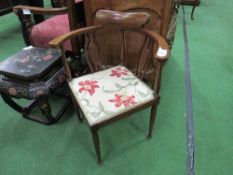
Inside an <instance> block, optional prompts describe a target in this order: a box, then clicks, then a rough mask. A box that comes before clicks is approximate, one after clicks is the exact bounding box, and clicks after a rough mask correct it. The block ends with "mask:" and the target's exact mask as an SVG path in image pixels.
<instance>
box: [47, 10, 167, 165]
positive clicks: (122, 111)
mask: <svg viewBox="0 0 233 175" xmlns="http://www.w3.org/2000/svg"><path fill="white" fill-rule="evenodd" d="M96 19H97V20H98V21H99V24H98V25H96V26H90V27H85V28H80V29H78V30H75V31H72V32H69V33H66V34H64V35H61V36H60V37H58V38H56V39H54V40H52V41H51V42H50V43H49V44H50V46H51V47H55V48H60V49H61V50H62V58H63V59H62V60H63V64H64V67H65V72H66V76H67V82H68V85H69V89H70V94H71V97H72V101H73V105H74V107H75V109H76V111H77V114H78V118H79V120H80V121H82V117H81V116H80V110H81V111H82V113H83V115H84V118H85V119H86V121H87V123H88V125H89V127H90V130H91V133H92V139H93V142H94V146H95V150H96V154H97V159H98V163H101V162H102V159H101V153H100V143H99V136H98V130H99V129H100V128H102V127H104V126H106V125H109V124H111V123H113V122H115V121H117V120H119V119H122V118H125V117H127V116H129V115H130V114H132V113H134V112H137V111H140V110H142V109H145V108H147V107H151V114H150V123H149V131H148V138H150V137H151V136H152V129H153V125H154V120H155V114H156V107H157V105H158V103H159V99H160V96H159V94H158V93H159V92H158V91H159V84H160V83H159V82H160V76H161V72H162V65H163V64H164V62H166V60H167V58H168V55H169V46H168V44H167V42H166V41H165V40H164V39H163V38H162V37H161V36H160V35H159V34H158V33H157V32H155V31H151V30H148V29H145V28H143V26H144V25H145V24H146V23H147V22H148V21H149V20H150V15H149V14H148V13H145V12H137V13H136V12H128V13H127V12H115V11H109V10H99V11H98V12H97V13H96ZM105 30H106V31H107V33H105V35H99V32H101V33H104V31H105ZM80 35H84V36H85V55H86V60H87V63H88V66H89V68H90V71H91V73H90V74H87V75H84V76H80V77H72V76H73V75H72V74H71V70H70V68H69V63H68V62H67V60H66V58H65V54H64V46H63V44H64V43H65V42H66V41H67V40H69V39H71V38H75V37H79V36H80ZM130 35H137V37H136V38H135V40H134V42H129V41H128V38H129V36H130ZM100 38H101V39H100ZM103 40H104V41H105V42H106V43H108V46H109V47H108V48H105V47H102V45H101V43H102V41H103ZM139 40H140V41H143V42H142V44H141V45H140V47H139V45H138V44H135V43H138V41H139ZM129 44H130V46H129ZM126 46H127V48H130V49H126ZM135 46H136V47H135ZM108 51H109V52H108ZM131 59H134V61H133V62H132V60H131ZM148 73H150V74H152V75H153V79H151V81H150V83H149V84H150V85H148V84H146V83H145V82H144V80H145V79H147V78H146V76H147V74H148Z"/></svg>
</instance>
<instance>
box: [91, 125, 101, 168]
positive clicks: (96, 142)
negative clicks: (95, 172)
mask: <svg viewBox="0 0 233 175" xmlns="http://www.w3.org/2000/svg"><path fill="white" fill-rule="evenodd" d="M91 132H92V139H93V143H94V146H95V151H96V156H97V161H98V164H102V160H101V153H100V142H99V136H98V130H96V129H92V130H91Z"/></svg>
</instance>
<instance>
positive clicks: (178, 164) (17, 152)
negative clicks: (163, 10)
mask: <svg viewBox="0 0 233 175" xmlns="http://www.w3.org/2000/svg"><path fill="white" fill-rule="evenodd" d="M232 6H233V3H232V1H231V0H226V1H218V0H205V1H202V3H201V5H200V7H198V8H197V9H196V12H195V20H194V21H191V20H190V16H189V14H190V12H191V8H190V7H185V10H186V15H187V16H186V18H187V30H188V37H189V46H190V64H191V80H192V95H193V116H194V125H195V128H194V131H195V174H197V175H223V174H224V175H230V174H232V170H233V168H232V165H233V146H232V145H233V100H232V99H233V90H232V88H233V76H232V74H233V59H232V58H231V57H232V55H233V54H232V53H233V47H232V46H233V45H232V44H231V42H232V40H233V35H232V29H233V21H232V15H231V13H232ZM0 41H1V42H0V60H1V61H2V60H4V59H5V58H7V57H8V56H10V55H11V54H13V53H15V52H16V51H18V50H19V49H21V48H22V47H24V43H23V40H22V38H21V32H20V26H19V22H18V20H17V18H16V16H15V15H13V14H8V15H5V16H1V17H0ZM184 70H185V67H184V41H183V34H182V10H181V9H180V13H179V21H178V27H177V33H176V38H175V43H174V47H173V49H172V53H171V56H170V59H169V61H168V64H167V65H166V66H165V69H164V72H163V77H162V88H161V103H160V105H159V107H158V113H157V119H156V122H155V128H154V132H153V134H154V135H153V139H151V140H147V139H146V133H147V128H148V123H149V120H148V119H149V111H148V110H145V111H143V112H140V113H137V114H135V115H134V116H133V117H130V118H128V119H125V120H122V121H120V122H116V123H115V124H113V125H110V126H108V127H106V128H103V129H102V130H100V140H101V149H102V156H103V159H104V164H103V166H101V167H100V166H98V165H97V163H96V157H95V152H94V148H93V144H92V139H91V134H90V132H89V129H88V127H87V124H86V123H82V124H81V123H79V122H78V120H77V118H76V115H75V113H74V111H73V110H72V109H71V110H69V111H68V112H67V113H66V114H65V116H64V118H63V119H62V120H61V121H60V122H59V123H58V124H55V125H52V126H44V125H41V124H38V123H35V122H32V121H29V120H26V119H23V118H22V117H21V115H20V114H18V113H17V112H15V111H13V110H12V109H11V108H10V107H9V106H7V105H6V104H5V103H4V102H3V100H2V99H0V174H1V175H13V174H14V175H15V174H34V175H35V174H50V175H53V174H54V175H55V174H56V175H63V174H69V175H72V174H75V175H78V174H81V175H90V174H91V175H94V174H97V175H100V174H101V175H104V174H106V175H119V174H120V175H129V174H135V175H150V174H151V175H155V174H158V175H173V174H174V175H184V174H186V123H185V122H186V101H185V72H184ZM53 107H56V106H53Z"/></svg>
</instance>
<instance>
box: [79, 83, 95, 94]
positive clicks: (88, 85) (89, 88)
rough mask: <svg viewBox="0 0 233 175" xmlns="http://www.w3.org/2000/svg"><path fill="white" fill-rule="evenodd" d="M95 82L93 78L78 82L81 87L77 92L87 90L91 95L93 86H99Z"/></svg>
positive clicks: (93, 90)
mask: <svg viewBox="0 0 233 175" xmlns="http://www.w3.org/2000/svg"><path fill="white" fill-rule="evenodd" d="M96 83H98V82H97V81H95V80H91V81H89V80H86V81H82V82H80V83H79V85H80V86H82V87H81V88H80V89H79V92H80V93H82V91H88V92H89V94H90V95H91V96H92V95H93V94H94V93H95V88H99V85H97V84H96Z"/></svg>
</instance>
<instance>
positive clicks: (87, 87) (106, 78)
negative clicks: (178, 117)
mask: <svg viewBox="0 0 233 175" xmlns="http://www.w3.org/2000/svg"><path fill="white" fill-rule="evenodd" d="M69 86H70V89H71V91H72V93H73V95H74V97H75V98H76V100H77V102H78V104H79V106H80V108H81V110H82V112H83V113H84V116H85V117H86V119H87V121H88V124H89V125H90V126H94V125H96V124H98V123H100V122H103V121H105V120H108V119H110V118H113V117H115V116H116V115H119V114H121V113H124V112H127V111H129V110H131V109H132V108H137V107H138V106H140V105H141V104H144V103H147V102H149V101H152V100H154V95H153V91H152V89H151V88H150V87H149V86H147V85H146V84H145V83H144V82H142V81H141V80H140V79H138V78H137V77H136V76H135V75H134V74H133V73H132V72H130V71H129V70H128V69H127V68H125V67H123V66H116V67H113V68H110V69H106V70H103V71H99V72H95V73H92V74H88V75H85V76H81V77H78V78H75V79H73V80H72V81H71V82H70V83H69Z"/></svg>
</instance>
